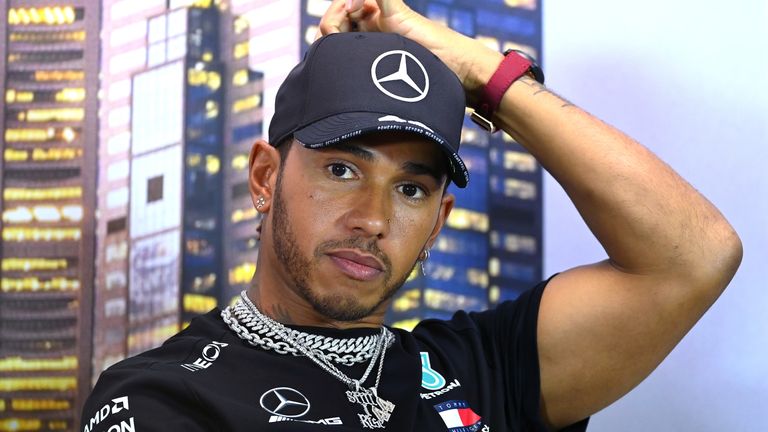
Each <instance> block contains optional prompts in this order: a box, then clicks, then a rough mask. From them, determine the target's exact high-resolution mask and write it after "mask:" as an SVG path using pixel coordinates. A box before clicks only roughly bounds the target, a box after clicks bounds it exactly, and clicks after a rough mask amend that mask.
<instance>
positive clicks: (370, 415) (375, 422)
mask: <svg viewBox="0 0 768 432" xmlns="http://www.w3.org/2000/svg"><path fill="white" fill-rule="evenodd" d="M347 399H348V400H349V402H351V403H356V404H360V405H361V406H362V407H363V409H364V410H365V413H363V414H358V415H357V416H358V417H359V418H360V423H362V425H363V427H364V428H368V429H384V428H385V427H386V425H385V423H386V422H387V421H388V420H389V417H390V416H391V415H392V411H394V410H395V404H393V403H392V402H390V401H388V400H385V399H382V398H380V397H379V395H378V394H377V393H376V387H371V388H369V389H366V388H362V389H361V390H358V391H353V390H347Z"/></svg>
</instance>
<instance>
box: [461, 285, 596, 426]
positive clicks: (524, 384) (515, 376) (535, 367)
mask: <svg viewBox="0 0 768 432" xmlns="http://www.w3.org/2000/svg"><path fill="white" fill-rule="evenodd" d="M547 282H548V281H544V282H541V283H539V284H538V285H536V286H535V287H533V288H532V289H530V290H528V291H525V292H524V293H522V294H521V295H520V296H519V297H518V298H517V299H515V300H511V301H507V302H504V303H502V304H500V305H499V306H498V307H497V308H495V309H492V310H488V311H484V312H473V313H470V314H469V318H470V319H471V320H472V321H474V323H475V325H476V326H477V328H478V330H479V331H480V332H481V334H482V335H483V340H484V345H485V346H486V348H485V354H486V356H487V357H488V358H489V360H491V361H492V362H493V363H495V364H496V365H497V367H499V368H501V370H502V376H504V377H505V379H506V393H507V395H506V396H507V399H508V404H507V406H508V407H509V409H510V410H511V411H512V412H510V413H509V414H510V415H511V416H512V417H513V418H516V419H518V421H520V422H521V423H522V425H521V426H522V427H523V430H526V431H536V432H539V431H541V432H547V431H548V429H547V427H546V426H545V424H544V422H543V420H542V418H541V404H540V401H541V382H540V371H539V356H538V347H537V339H536V329H537V322H538V313H539V305H540V303H541V297H542V294H543V293H544V289H545V288H546V285H547ZM587 422H588V419H584V420H582V421H581V422H578V423H576V424H573V425H571V426H569V427H567V428H565V429H562V431H564V432H576V431H583V430H586V427H587Z"/></svg>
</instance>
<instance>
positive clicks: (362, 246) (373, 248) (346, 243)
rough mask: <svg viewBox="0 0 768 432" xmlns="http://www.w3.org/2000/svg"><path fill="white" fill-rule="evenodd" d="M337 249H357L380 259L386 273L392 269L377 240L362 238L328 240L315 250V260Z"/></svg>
mask: <svg viewBox="0 0 768 432" xmlns="http://www.w3.org/2000/svg"><path fill="white" fill-rule="evenodd" d="M335 249H357V250H359V251H361V252H366V253H368V254H371V255H373V256H375V257H376V258H378V259H380V260H381V262H382V263H384V266H385V267H386V271H389V269H390V268H392V262H391V261H390V260H389V257H388V256H387V254H385V253H384V252H383V251H382V250H381V249H380V248H379V245H378V243H377V242H376V240H375V239H374V240H365V239H362V238H360V237H351V238H348V239H344V240H327V241H324V242H322V243H320V245H319V246H318V247H317V248H315V258H319V257H321V256H323V255H325V254H326V253H327V252H328V251H332V250H335Z"/></svg>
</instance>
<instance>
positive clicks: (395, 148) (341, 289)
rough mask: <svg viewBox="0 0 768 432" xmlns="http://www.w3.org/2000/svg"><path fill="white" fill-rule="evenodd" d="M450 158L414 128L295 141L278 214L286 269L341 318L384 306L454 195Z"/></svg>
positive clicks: (277, 246)
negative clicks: (314, 143)
mask: <svg viewBox="0 0 768 432" xmlns="http://www.w3.org/2000/svg"><path fill="white" fill-rule="evenodd" d="M444 158H445V156H443V153H442V152H441V151H440V150H439V149H438V148H437V146H436V144H434V143H431V142H428V141H425V140H423V139H421V138H418V137H414V136H412V135H407V134H384V135H376V136H371V137H365V138H364V139H362V140H358V141H348V142H346V143H345V144H343V145H340V146H334V147H331V148H327V149H322V150H310V149H305V148H304V147H303V146H302V145H301V144H299V143H294V145H293V146H292V148H291V150H290V152H289V153H288V156H287V158H286V160H284V161H283V162H282V163H283V166H282V169H281V172H280V175H279V177H278V181H277V187H276V192H275V195H274V199H273V200H274V201H273V210H272V215H271V219H272V220H271V230H272V236H271V237H272V242H273V244H274V252H275V257H276V258H277V260H278V261H279V262H278V263H276V264H277V268H276V270H278V272H277V273H278V274H279V277H280V279H282V280H283V281H284V282H285V283H286V284H287V285H288V288H289V289H292V290H294V292H295V293H296V294H298V296H299V297H300V298H302V299H303V300H305V301H306V302H307V303H309V304H310V305H311V306H312V307H313V308H314V309H315V310H316V311H317V312H318V313H320V314H321V315H323V316H325V317H327V318H330V319H333V320H338V321H355V320H359V319H362V318H364V317H367V316H369V315H371V314H372V313H374V312H377V311H378V312H381V311H382V310H383V308H384V307H385V301H386V300H387V299H389V298H390V297H391V296H392V295H393V294H394V293H395V292H396V291H397V289H398V288H399V287H400V286H401V285H402V284H403V283H404V282H405V280H406V279H407V277H408V275H409V273H410V271H411V269H412V268H413V266H414V264H415V263H416V260H417V259H418V256H419V254H420V252H421V251H422V250H423V249H424V248H425V247H428V246H429V245H430V243H431V241H432V240H434V237H435V236H436V235H437V232H438V231H439V229H440V227H441V226H442V224H443V222H444V220H445V218H446V217H447V215H448V212H450V209H451V207H452V205H453V196H451V195H449V194H445V195H444V194H443V187H444V182H445V180H444V179H445V165H444Z"/></svg>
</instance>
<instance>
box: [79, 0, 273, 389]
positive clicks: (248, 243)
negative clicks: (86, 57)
mask: <svg viewBox="0 0 768 432" xmlns="http://www.w3.org/2000/svg"><path fill="white" fill-rule="evenodd" d="M171 3H175V4H173V5H171V6H178V7H168V8H166V7H165V2H164V1H163V2H158V3H154V4H152V2H146V3H136V2H130V3H123V2H122V1H118V2H113V3H112V4H111V5H110V6H109V7H106V9H107V10H109V11H110V12H111V13H112V14H114V13H115V12H116V11H117V12H119V13H120V15H119V16H112V17H110V19H111V20H112V21H113V22H116V23H117V24H116V25H115V26H113V27H112V28H111V29H110V30H109V31H106V30H105V33H104V38H103V40H102V46H103V53H104V56H103V58H102V65H103V68H105V69H106V70H110V69H109V68H110V65H111V67H112V69H111V71H112V72H114V73H113V74H105V75H104V81H103V83H102V88H104V89H106V91H105V92H104V93H105V94H106V99H107V101H106V102H105V103H104V105H103V106H102V112H104V113H105V114H103V115H102V119H103V121H102V128H103V130H104V132H103V133H102V141H101V148H100V150H101V156H102V158H101V160H100V167H101V170H102V171H101V172H102V175H101V176H100V190H101V193H100V203H99V210H100V214H101V216H102V217H101V220H100V226H99V231H98V241H99V244H100V245H102V246H101V247H100V248H99V251H100V254H99V257H98V269H99V271H98V275H97V278H96V280H97V287H96V297H97V300H96V303H95V306H94V317H95V318H94V319H95V324H96V326H95V328H96V330H95V332H94V333H95V334H94V341H95V342H94V343H95V345H96V346H97V347H98V348H97V349H96V350H95V352H94V357H93V365H94V368H93V369H94V370H93V378H94V379H95V378H96V377H97V376H98V374H99V373H100V372H101V371H102V370H103V369H105V368H106V367H108V366H109V365H111V364H113V363H114V362H116V361H119V360H120V359H122V358H124V357H126V356H129V355H134V354H137V353H139V352H142V351H145V350H147V349H150V348H153V347H155V346H158V345H159V344H160V343H162V342H163V341H164V340H165V339H167V338H168V337H170V336H171V335H172V334H174V333H176V332H177V331H178V330H179V329H180V328H181V327H183V326H184V325H186V324H187V323H188V322H189V320H190V319H191V318H192V317H194V316H196V315H199V314H201V313H205V312H207V311H209V310H210V309H212V308H213V307H215V306H218V305H220V304H221V303H228V302H229V299H231V298H232V297H233V296H234V295H235V294H234V291H237V292H239V290H240V289H242V284H243V280H245V279H246V277H247V279H248V280H249V279H250V275H252V273H253V267H254V265H253V262H255V253H256V250H257V249H256V248H255V246H256V245H255V238H254V235H255V223H256V221H255V211H251V209H252V208H253V205H252V204H250V197H249V196H248V186H247V181H246V180H247V165H248V151H249V150H250V145H251V144H252V143H253V141H254V140H255V139H257V138H259V137H260V135H261V131H262V114H261V110H262V107H263V103H262V101H263V94H262V92H263V90H262V86H263V80H262V75H261V74H260V73H257V72H254V71H252V70H250V69H249V66H248V61H249V46H248V41H249V38H250V32H249V26H248V23H247V21H245V20H244V19H243V18H242V17H237V16H233V15H231V14H230V13H229V11H228V9H227V6H226V4H224V3H219V2H212V1H194V2H190V1H186V2H171ZM116 35H117V36H116ZM137 35H138V36H137ZM111 44H115V45H114V46H111ZM106 45H110V47H109V48H104V46H106ZM131 52H136V53H138V54H130V53H131ZM110 89H112V90H110ZM113 92H114V93H113ZM110 95H113V96H111V97H110ZM110 119H113V121H111V122H110ZM246 201H247V203H248V204H250V205H246ZM225 236H226V238H227V240H225ZM225 241H226V242H227V243H226V244H227V247H226V248H225V247H223V244H224V242H225ZM249 272H250V274H248V273H249ZM246 275H247V276H246ZM232 286H234V288H232V289H230V287H232Z"/></svg>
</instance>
